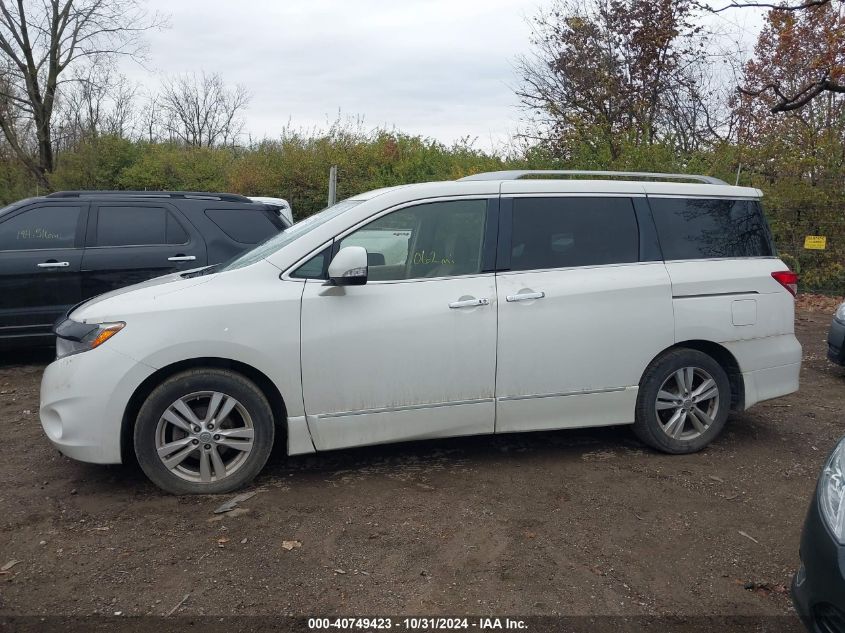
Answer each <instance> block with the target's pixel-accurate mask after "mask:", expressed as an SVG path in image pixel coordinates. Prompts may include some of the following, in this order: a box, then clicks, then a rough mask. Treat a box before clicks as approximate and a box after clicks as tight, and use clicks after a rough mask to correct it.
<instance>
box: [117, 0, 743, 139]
mask: <svg viewBox="0 0 845 633" xmlns="http://www.w3.org/2000/svg"><path fill="white" fill-rule="evenodd" d="M713 2H714V4H715V3H716V2H718V0H713ZM547 3H548V0H346V1H343V0H239V1H238V2H234V1H233V0H178V1H174V0H148V4H149V7H150V8H151V9H152V10H157V11H160V12H162V13H164V14H168V15H169V16H170V28H168V29H165V30H163V31H161V32H153V33H150V34H149V36H148V41H149V44H150V50H149V62H148V64H147V67H148V70H144V69H142V68H139V67H138V66H136V65H133V64H130V63H125V64H124V65H123V66H122V71H123V72H124V73H125V74H127V75H128V76H129V77H130V78H131V79H133V80H135V81H138V82H140V83H142V84H145V85H147V86H149V87H151V88H153V89H154V88H155V87H156V85H157V83H158V80H159V78H160V76H161V75H164V74H179V73H184V72H197V73H199V72H201V71H203V70H204V71H206V72H209V73H210V72H219V73H220V74H221V75H222V76H223V78H224V79H225V81H226V82H227V83H229V84H242V85H244V86H245V87H246V88H247V90H248V91H249V92H250V94H251V96H252V100H251V102H250V105H249V109H248V110H247V111H246V113H245V118H246V121H247V132H249V133H251V134H252V135H253V137H259V138H260V137H263V136H268V137H277V136H278V135H279V132H280V130H281V129H282V127H284V126H285V125H286V124H288V123H290V125H292V126H293V127H294V128H311V127H314V126H318V127H323V128H324V127H326V126H327V124H328V122H330V121H333V120H334V119H335V118H337V115H338V112H340V113H341V116H343V117H358V116H361V117H363V119H364V125H365V127H366V128H367V129H370V128H373V127H376V126H386V127H395V128H397V129H399V130H401V131H403V132H406V133H409V134H421V135H424V136H430V137H433V138H436V139H439V140H441V141H444V142H446V143H449V142H451V141H453V140H455V139H458V138H461V137H463V136H466V135H469V136H470V137H473V138H476V137H477V139H478V140H477V146H478V147H481V148H484V149H490V148H491V147H496V146H498V144H500V143H501V142H503V141H504V139H506V138H507V137H508V136H509V135H510V134H512V133H513V132H515V131H516V129H517V127H518V125H519V120H520V117H521V112H520V110H519V109H518V107H517V105H518V101H517V99H516V97H515V96H514V93H513V87H514V86H515V85H516V84H517V77H516V74H515V70H514V62H515V59H516V57H517V56H518V55H520V54H524V53H527V52H528V51H529V50H530V46H529V38H530V27H529V25H528V23H527V18H529V17H530V16H533V15H534V14H536V12H537V10H538V8H539V7H540V6H544V5H546V4H547ZM752 13H753V12H751V11H750V10H742V11H732V12H730V15H726V16H725V17H724V18H718V20H716V21H715V24H717V25H718V26H719V27H720V28H722V29H724V30H725V31H729V32H731V34H732V35H736V36H737V37H739V38H742V39H745V40H746V41H748V40H751V38H752V36H753V33H754V32H755V31H756V28H757V24H759V16H755V15H752ZM752 41H753V40H752Z"/></svg>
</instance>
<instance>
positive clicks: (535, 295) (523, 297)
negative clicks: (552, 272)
mask: <svg viewBox="0 0 845 633" xmlns="http://www.w3.org/2000/svg"><path fill="white" fill-rule="evenodd" d="M545 296H546V293H545V292H521V293H519V294H518V295H508V296H507V297H505V299H506V300H507V301H508V303H513V302H514V301H528V300H529V299H542V298H543V297H545Z"/></svg>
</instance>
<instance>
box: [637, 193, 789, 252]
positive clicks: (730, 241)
mask: <svg viewBox="0 0 845 633" xmlns="http://www.w3.org/2000/svg"><path fill="white" fill-rule="evenodd" d="M649 201H650V203H651V209H652V212H653V214H654V222H655V224H656V225H657V235H658V237H659V238H660V247H661V248H662V249H663V258H664V259H667V260H670V259H701V258H708V257H766V256H770V255H772V254H773V252H772V245H771V241H770V240H769V230H768V227H767V226H766V222H765V220H764V219H763V212H762V210H761V208H760V205H759V203H757V202H756V201H754V200H714V199H684V198H650V200H649Z"/></svg>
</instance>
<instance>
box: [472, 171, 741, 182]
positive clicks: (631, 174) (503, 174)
mask: <svg viewBox="0 0 845 633" xmlns="http://www.w3.org/2000/svg"><path fill="white" fill-rule="evenodd" d="M525 176H570V177H571V176H603V177H615V178H620V177H622V178H639V179H647V180H694V181H697V182H703V183H705V184H708V185H727V184H728V183H726V182H725V181H724V180H720V179H718V178H714V177H712V176H699V175H696V174H658V173H653V172H646V171H588V170H581V169H511V170H506V171H488V172H484V173H481V174H475V175H472V176H466V177H465V178H460V179H459V180H460V181H466V180H519V179H520V178H524V177H525Z"/></svg>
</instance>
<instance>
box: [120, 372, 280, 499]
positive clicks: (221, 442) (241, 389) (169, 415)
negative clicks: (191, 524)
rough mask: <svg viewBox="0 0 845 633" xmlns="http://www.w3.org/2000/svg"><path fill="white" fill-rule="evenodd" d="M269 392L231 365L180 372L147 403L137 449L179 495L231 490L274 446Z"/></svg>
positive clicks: (152, 472)
mask: <svg viewBox="0 0 845 633" xmlns="http://www.w3.org/2000/svg"><path fill="white" fill-rule="evenodd" d="M273 434H274V424H273V414H272V411H271V409H270V405H269V403H268V402H267V399H266V398H265V397H264V394H263V393H262V392H261V390H260V389H258V387H256V386H255V385H254V384H253V383H252V382H250V381H249V380H247V379H246V378H244V377H243V376H241V375H240V374H237V373H235V372H232V371H227V370H223V369H196V370H190V371H186V372H183V373H179V374H176V375H174V376H171V377H170V378H168V379H167V380H165V381H164V382H163V383H162V384H161V385H159V386H158V387H157V388H156V389H155V390H154V391H153V392H152V393H151V394H150V395H149V397H148V398H147V400H146V402H144V404H143V406H142V407H141V410H140V411H139V413H138V419H137V422H136V424H135V454H136V456H137V458H138V463H139V464H140V465H141V468H142V469H143V470H144V473H146V475H147V477H149V478H150V479H151V480H152V481H153V483H155V484H156V485H157V486H159V487H160V488H163V489H164V490H166V491H168V492H172V493H174V494H197V493H200V494H202V493H222V492H230V491H232V490H235V489H237V488H240V487H241V486H243V485H245V484H247V483H249V482H250V481H252V479H253V478H254V477H255V476H256V475H257V474H258V473H259V472H260V471H261V469H262V468H263V467H264V464H265V463H266V462H267V458H268V457H269V456H270V451H271V450H272V447H273Z"/></svg>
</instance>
